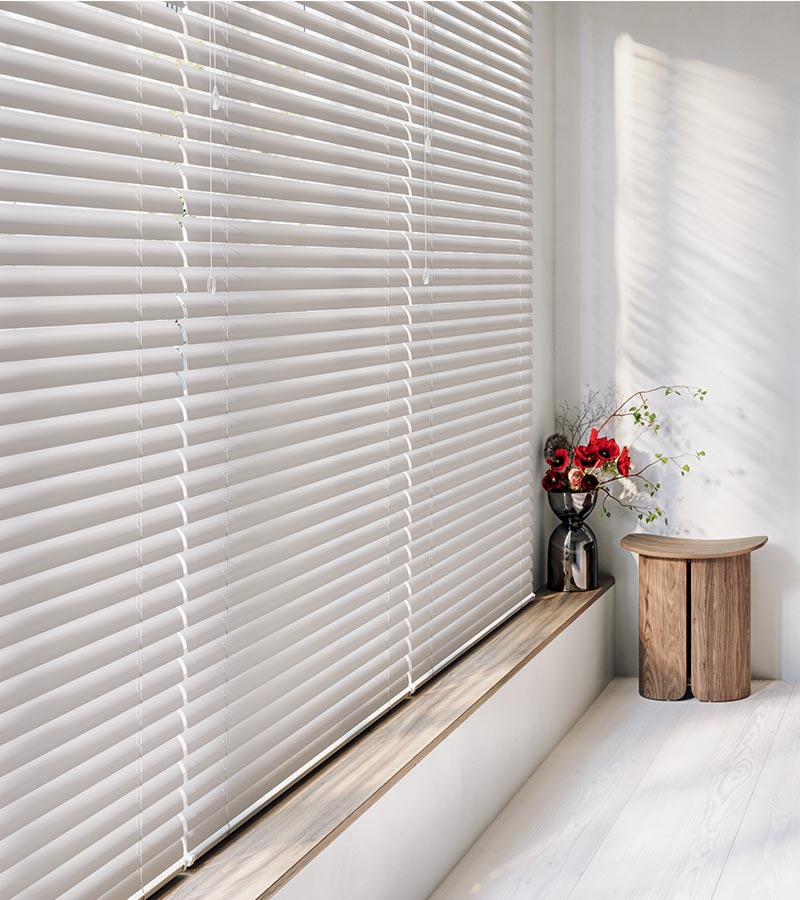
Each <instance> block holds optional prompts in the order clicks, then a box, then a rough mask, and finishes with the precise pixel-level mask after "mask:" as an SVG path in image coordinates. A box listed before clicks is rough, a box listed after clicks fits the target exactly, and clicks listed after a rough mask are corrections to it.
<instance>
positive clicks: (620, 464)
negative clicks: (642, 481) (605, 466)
mask: <svg viewBox="0 0 800 900" xmlns="http://www.w3.org/2000/svg"><path fill="white" fill-rule="evenodd" d="M617 469H618V470H619V474H620V475H622V476H623V477H624V478H627V477H628V475H630V474H631V458H630V456H629V455H628V448H627V447H623V448H622V453H620V455H619V459H618V460H617Z"/></svg>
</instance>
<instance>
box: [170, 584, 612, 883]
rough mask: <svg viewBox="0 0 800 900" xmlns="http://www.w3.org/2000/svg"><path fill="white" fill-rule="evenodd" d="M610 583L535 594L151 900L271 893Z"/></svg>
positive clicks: (587, 606)
mask: <svg viewBox="0 0 800 900" xmlns="http://www.w3.org/2000/svg"><path fill="white" fill-rule="evenodd" d="M612 584H613V580H612V579H603V580H602V583H601V586H600V587H599V588H598V589H597V590H595V591H586V592H581V593H567V594H563V593H552V592H548V591H537V596H536V600H535V601H534V602H533V603H531V604H529V605H528V606H526V607H524V608H523V609H522V610H520V611H519V612H518V613H517V614H516V615H515V616H513V617H512V618H511V619H510V620H509V621H508V622H506V623H505V624H504V625H503V626H501V627H500V628H499V629H498V630H497V631H495V632H493V633H492V634H490V635H489V636H487V637H486V638H485V639H484V640H483V641H481V642H480V643H479V644H477V645H476V646H475V647H474V648H472V650H471V651H470V652H469V653H467V654H466V655H465V656H464V657H462V659H460V660H458V661H457V662H455V663H454V664H453V665H452V666H450V667H449V668H448V669H446V670H445V671H443V672H442V673H441V674H440V675H438V676H437V677H436V678H434V679H432V680H431V681H430V682H429V683H428V684H427V685H426V686H425V687H424V688H422V690H420V691H419V692H418V693H417V694H415V695H414V696H413V697H412V698H410V699H408V700H406V701H405V702H404V703H402V704H401V705H400V706H399V707H398V708H397V709H395V710H394V711H393V712H392V713H390V714H389V715H388V716H387V717H385V718H384V719H382V720H380V721H379V722H378V723H377V724H375V725H374V726H372V728H370V729H369V730H368V731H366V732H365V733H364V734H363V735H361V736H360V737H359V738H357V739H356V740H355V741H353V742H352V743H351V744H349V745H348V746H347V747H345V748H344V749H343V750H342V751H340V752H339V753H338V754H336V755H335V756H334V757H332V758H331V759H330V760H329V761H328V762H327V763H325V765H324V766H322V767H321V768H320V769H318V770H317V771H315V772H314V773H313V774H311V775H310V776H309V777H308V778H306V779H305V780H304V781H302V782H300V784H298V785H297V786H295V787H294V788H293V789H292V790H291V791H290V792H289V793H288V794H287V795H286V796H285V797H283V798H281V799H279V800H278V801H276V802H275V803H273V804H272V805H271V806H270V807H268V808H267V809H266V810H265V811H264V812H262V813H261V814H260V815H258V816H257V817H255V818H254V819H252V820H251V821H250V822H249V823H247V824H246V825H244V826H243V827H242V828H240V829H239V830H238V831H237V832H236V833H235V834H234V835H233V836H232V837H231V838H229V839H227V840H226V841H225V842H223V843H222V844H220V845H218V846H217V848H215V850H214V851H212V852H210V853H209V854H207V855H206V856H205V857H204V858H203V859H202V860H201V861H200V862H199V863H198V864H197V865H196V866H195V867H193V868H192V869H191V870H190V871H189V872H187V873H186V874H184V875H183V876H181V877H179V878H178V879H176V880H175V881H173V882H172V883H171V884H169V885H167V887H165V888H164V889H162V891H160V892H159V893H158V894H157V895H156V896H157V897H158V898H159V900H211V898H214V900H217V898H220V900H221V898H224V900H262V898H267V897H270V896H272V895H273V894H274V893H275V892H276V891H278V890H279V889H280V887H281V886H282V885H283V884H285V883H286V882H287V881H288V880H289V879H290V878H291V877H292V875H294V874H295V873H296V872H298V871H299V870H300V869H301V868H302V867H303V866H304V865H306V864H307V863H308V862H310V861H311V860H312V859H313V858H314V857H315V856H316V855H317V854H318V853H319V852H320V851H322V850H323V849H324V848H325V847H326V846H327V845H328V844H329V843H330V842H331V841H333V840H334V839H335V838H336V837H337V836H338V835H339V834H341V833H342V831H343V830H344V829H345V828H346V827H347V826H348V824H349V823H350V822H352V821H354V819H355V818H356V817H358V816H359V815H361V814H362V813H363V812H364V811H365V810H367V809H368V808H369V807H370V806H371V805H372V804H373V803H375V801H376V800H378V799H379V798H380V797H381V796H383V794H384V793H385V792H386V791H387V790H389V788H390V787H391V786H392V785H393V784H395V783H396V782H397V781H398V780H399V779H400V778H402V776H403V775H404V774H405V773H406V772H408V771H409V770H410V769H411V768H413V767H414V766H415V765H416V764H417V763H418V762H419V761H420V760H421V759H423V758H424V757H425V756H426V755H427V754H428V753H429V752H430V751H431V750H432V749H433V748H434V747H435V746H437V744H439V743H440V742H441V741H442V740H443V739H444V738H445V737H446V736H447V735H448V734H450V733H451V732H452V731H453V730H454V729H455V728H456V727H457V726H458V725H459V724H460V723H461V722H462V721H463V720H464V719H466V718H467V717H468V716H469V715H471V714H472V713H473V712H474V711H475V710H476V709H478V708H479V707H480V706H481V705H482V704H483V703H484V702H485V701H486V700H487V699H488V698H489V697H491V696H492V695H493V694H494V693H495V692H496V691H497V690H499V688H500V687H502V685H503V684H505V683H506V682H507V681H508V680H509V679H510V678H511V677H512V676H513V675H514V674H516V673H517V672H518V671H519V670H520V669H521V668H522V667H523V666H524V665H525V664H526V663H527V662H528V661H530V660H531V659H532V658H533V657H534V656H536V655H537V654H538V653H540V652H541V651H542V650H543V649H544V647H546V646H547V645H548V644H549V643H550V642H551V641H552V640H553V639H554V638H555V637H557V636H558V635H559V634H560V633H561V632H562V631H563V630H564V629H565V628H566V627H567V626H568V625H569V624H570V623H571V622H573V621H574V620H575V619H576V618H577V617H578V616H580V615H581V614H582V613H583V612H585V611H586V610H587V609H588V608H589V607H591V606H592V605H593V604H594V603H595V601H596V600H597V599H598V598H599V597H601V596H602V595H603V594H604V593H605V592H606V591H607V590H608V589H609V588H610V587H611V585H612ZM309 900H312V898H309ZM315 900H316V898H315Z"/></svg>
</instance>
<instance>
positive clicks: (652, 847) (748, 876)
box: [430, 679, 800, 900]
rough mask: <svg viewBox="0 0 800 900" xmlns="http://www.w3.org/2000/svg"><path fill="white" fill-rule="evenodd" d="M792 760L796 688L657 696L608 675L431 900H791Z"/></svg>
mask: <svg viewBox="0 0 800 900" xmlns="http://www.w3.org/2000/svg"><path fill="white" fill-rule="evenodd" d="M798 760H800V687H798V688H796V689H794V690H793V689H792V686H791V685H788V684H786V683H784V682H777V681H776V682H755V683H754V685H753V693H752V695H751V696H750V697H749V698H747V699H745V700H741V701H737V702H735V703H700V702H699V701H697V700H689V701H683V702H676V703H663V702H657V701H648V700H643V699H642V698H641V697H639V695H638V690H637V683H636V681H635V680H634V679H616V680H615V681H613V682H612V683H611V684H610V685H609V687H608V688H607V689H606V691H604V693H603V694H602V695H601V696H600V697H599V698H598V700H597V701H596V702H595V703H594V705H593V706H592V707H591V708H590V709H589V710H588V711H587V713H586V714H585V715H584V716H583V718H582V719H581V720H580V721H579V722H578V723H577V724H576V725H575V727H574V728H573V729H572V730H571V731H570V732H569V734H568V735H567V736H566V737H565V738H564V740H563V741H562V742H561V744H559V746H558V747H556V749H555V750H554V751H553V753H552V754H551V755H550V756H549V757H548V759H547V760H546V761H545V763H544V764H543V765H542V766H541V767H540V768H539V769H538V770H537V771H536V772H535V773H534V775H533V776H532V777H531V778H530V779H529V781H528V782H527V783H526V784H525V786H524V787H523V788H522V790H521V791H520V792H519V793H518V794H517V795H516V797H515V798H514V799H513V800H512V801H511V803H510V804H509V805H508V806H507V807H506V808H505V810H503V812H502V813H501V814H500V816H498V818H497V819H496V820H495V821H494V822H493V823H492V825H491V826H490V827H489V828H488V829H487V831H486V832H485V833H484V834H483V835H482V836H481V838H479V840H478V841H477V842H476V844H475V845H474V846H473V847H472V848H471V849H470V850H469V852H468V853H467V854H466V855H465V856H464V858H463V859H462V860H461V862H460V863H459V864H458V866H456V868H455V869H454V870H453V871H452V872H451V873H450V875H449V876H448V877H447V878H446V879H445V881H444V882H442V884H441V885H440V886H439V888H438V889H437V890H436V892H435V893H434V894H433V895H432V897H431V898H430V900H473V898H476V900H523V898H524V900H748V898H749V900H756V898H758V900H789V898H791V900H797V898H798V897H799V896H800V893H799V892H798V891H799V890H800V889H799V888H798V885H800V763H798ZM765 842H766V843H768V845H769V847H768V849H767V847H765Z"/></svg>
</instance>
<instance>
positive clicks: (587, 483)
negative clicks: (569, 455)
mask: <svg viewBox="0 0 800 900" xmlns="http://www.w3.org/2000/svg"><path fill="white" fill-rule="evenodd" d="M599 483H600V482H599V481H598V480H597V476H596V475H592V473H591V472H584V475H583V478H581V490H582V491H594V490H596V489H597V485H598V484H599Z"/></svg>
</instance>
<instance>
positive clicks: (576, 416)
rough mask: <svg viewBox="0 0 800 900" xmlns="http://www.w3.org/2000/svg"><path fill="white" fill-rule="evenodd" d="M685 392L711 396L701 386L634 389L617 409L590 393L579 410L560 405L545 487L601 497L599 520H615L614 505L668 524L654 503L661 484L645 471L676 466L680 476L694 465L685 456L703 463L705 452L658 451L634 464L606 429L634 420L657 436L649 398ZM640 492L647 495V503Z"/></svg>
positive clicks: (550, 439) (550, 442)
mask: <svg viewBox="0 0 800 900" xmlns="http://www.w3.org/2000/svg"><path fill="white" fill-rule="evenodd" d="M682 391H686V393H688V394H689V395H690V396H691V397H693V398H694V399H696V400H700V401H703V400H705V398H706V393H707V392H706V391H705V390H703V389H702V388H698V387H691V386H688V385H661V386H660V387H657V388H650V389H649V390H646V391H636V392H635V393H633V394H631V395H630V397H627V398H626V399H625V400H623V401H622V403H620V404H618V405H616V406H614V405H613V404H610V403H603V402H602V401H601V400H600V398H599V394H598V392H593V393H591V394H589V396H588V397H587V399H586V400H585V401H584V402H583V403H582V404H581V405H580V406H579V407H577V408H573V407H570V406H562V408H561V411H560V414H559V416H558V418H557V421H556V428H557V430H556V432H555V434H551V435H550V437H548V438H547V440H546V441H545V445H544V458H545V462H546V463H547V465H548V466H549V468H548V470H547V472H546V474H545V476H544V478H543V479H542V487H543V488H544V489H545V490H546V491H548V492H571V493H586V492H592V491H597V492H598V493H600V494H603V502H602V505H601V509H600V515H601V516H606V517H610V516H611V511H610V510H609V509H608V503H609V501H614V502H615V503H617V504H618V505H619V506H621V507H623V508H624V509H629V510H632V511H633V512H635V513H637V515H638V517H639V519H642V520H643V521H645V522H647V523H648V524H649V523H651V522H654V521H656V519H661V518H663V519H664V522H665V524H669V520H668V519H667V518H666V516H665V515H664V510H663V509H662V508H661V507H660V506H659V505H658V504H657V503H656V502H654V498H655V496H656V493H657V492H658V490H659V489H660V487H661V483H660V482H658V481H655V480H654V479H653V478H652V477H651V475H650V474H646V473H649V470H650V469H651V468H652V467H653V466H658V465H664V466H667V465H676V466H677V467H678V468H679V470H680V473H681V475H686V474H687V473H688V472H689V471H691V467H690V465H689V463H687V462H685V461H684V460H685V458H686V457H694V458H696V459H702V457H703V456H705V452H704V451H703V450H697V451H695V452H694V453H683V454H679V455H676V456H666V455H664V454H663V453H656V454H655V458H654V459H652V460H650V461H649V462H645V464H643V465H638V466H635V465H634V462H633V460H632V459H631V454H630V450H629V448H628V447H627V446H622V447H620V445H619V443H618V442H617V441H616V440H615V439H614V437H613V436H612V435H610V434H608V433H607V431H608V429H609V427H611V426H613V424H615V423H619V422H620V420H622V419H626V418H630V419H632V421H633V424H634V425H635V426H639V427H642V428H645V429H649V430H651V431H652V432H653V433H655V434H658V432H659V431H660V429H661V422H660V421H659V420H658V416H657V414H656V413H655V412H654V411H653V410H652V408H651V406H650V400H649V398H650V395H652V394H654V393H660V392H663V393H664V395H665V396H667V397H668V396H670V395H677V396H680V395H681V392H682ZM609 410H610V411H609ZM587 433H588V436H587ZM617 485H624V486H625V487H626V488H627V491H626V493H622V492H620V491H615V490H614V488H615V487H616V486H617ZM642 493H644V494H645V495H649V497H647V498H646V499H645V500H644V501H642V499H641V496H642ZM651 501H653V502H651Z"/></svg>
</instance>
